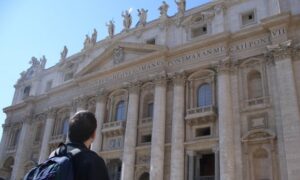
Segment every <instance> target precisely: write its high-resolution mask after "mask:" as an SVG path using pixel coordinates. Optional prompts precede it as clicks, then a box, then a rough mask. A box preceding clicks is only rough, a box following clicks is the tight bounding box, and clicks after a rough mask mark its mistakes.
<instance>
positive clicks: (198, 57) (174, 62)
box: [98, 32, 282, 85]
mask: <svg viewBox="0 0 300 180" xmlns="http://www.w3.org/2000/svg"><path fill="white" fill-rule="evenodd" d="M280 33H282V32H280ZM268 44H270V39H269V35H268V34H266V35H263V36H259V37H256V38H253V39H247V40H245V41H242V42H238V43H234V44H232V45H231V46H229V49H228V48H226V46H225V45H223V44H220V45H218V46H214V47H210V48H203V49H199V50H197V51H194V52H192V53H190V54H185V55H182V56H178V57H176V58H174V59H171V60H170V61H164V60H155V61H151V62H149V63H146V64H142V65H138V66H136V67H133V68H130V69H128V70H125V71H122V72H117V73H114V74H112V75H110V76H107V77H104V78H103V79H100V80H99V82H98V84H99V85H103V84H105V83H108V82H113V81H116V80H123V79H127V78H129V77H133V76H136V75H138V74H141V73H146V72H150V71H153V70H156V69H158V68H161V67H173V66H175V67H176V66H182V65H188V64H193V63H198V62H202V61H205V60H207V59H208V58H217V57H221V56H226V53H227V52H230V53H231V54H232V55H234V54H238V53H241V52H243V51H247V50H253V49H262V48H264V47H265V46H266V45H268Z"/></svg>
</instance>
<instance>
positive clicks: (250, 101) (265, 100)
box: [246, 96, 269, 106]
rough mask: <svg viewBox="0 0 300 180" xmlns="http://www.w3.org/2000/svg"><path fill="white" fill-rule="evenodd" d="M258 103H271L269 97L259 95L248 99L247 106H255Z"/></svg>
mask: <svg viewBox="0 0 300 180" xmlns="http://www.w3.org/2000/svg"><path fill="white" fill-rule="evenodd" d="M258 104H269V97H267V96H265V97H259V98H252V99H248V100H246V106H255V105H258Z"/></svg>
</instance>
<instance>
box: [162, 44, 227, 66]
mask: <svg viewBox="0 0 300 180" xmlns="http://www.w3.org/2000/svg"><path fill="white" fill-rule="evenodd" d="M225 52H226V48H225V47H224V46H218V47H213V48H209V49H201V50H199V51H196V52H194V53H192V54H187V55H184V56H180V57H177V58H175V59H173V60H171V61H169V62H168V63H167V65H168V66H174V65H175V66H176V65H182V64H190V63H195V62H200V61H202V60H203V59H205V58H208V57H212V56H219V55H222V54H223V53H225Z"/></svg>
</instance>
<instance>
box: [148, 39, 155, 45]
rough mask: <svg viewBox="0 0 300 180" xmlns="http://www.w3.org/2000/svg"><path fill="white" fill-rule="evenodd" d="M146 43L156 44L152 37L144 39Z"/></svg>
mask: <svg viewBox="0 0 300 180" xmlns="http://www.w3.org/2000/svg"><path fill="white" fill-rule="evenodd" d="M146 44H153V45H154V44H156V41H155V38H152V39H148V40H147V41H146Z"/></svg>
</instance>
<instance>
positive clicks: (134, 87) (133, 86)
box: [125, 81, 142, 94]
mask: <svg viewBox="0 0 300 180" xmlns="http://www.w3.org/2000/svg"><path fill="white" fill-rule="evenodd" d="M125 86H126V88H127V89H128V90H129V93H136V94H138V93H139V92H140V89H141V86H142V82H141V81H133V82H126V84H125Z"/></svg>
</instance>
